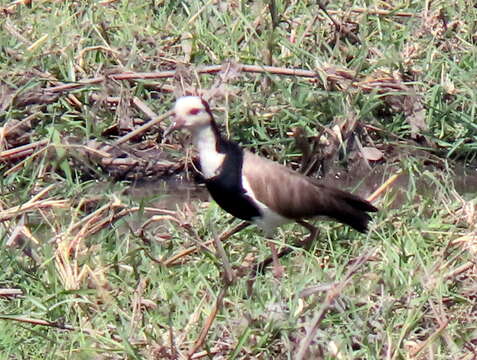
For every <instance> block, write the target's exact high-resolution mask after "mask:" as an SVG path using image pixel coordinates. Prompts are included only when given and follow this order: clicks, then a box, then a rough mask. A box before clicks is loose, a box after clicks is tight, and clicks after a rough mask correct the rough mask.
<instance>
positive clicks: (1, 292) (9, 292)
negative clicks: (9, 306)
mask: <svg viewBox="0 0 477 360" xmlns="http://www.w3.org/2000/svg"><path fill="white" fill-rule="evenodd" d="M19 295H23V291H22V290H21V289H0V296H3V297H10V296H19Z"/></svg>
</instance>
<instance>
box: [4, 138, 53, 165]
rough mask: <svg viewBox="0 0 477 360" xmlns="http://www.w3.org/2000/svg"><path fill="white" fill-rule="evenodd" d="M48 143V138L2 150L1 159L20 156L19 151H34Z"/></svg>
mask: <svg viewBox="0 0 477 360" xmlns="http://www.w3.org/2000/svg"><path fill="white" fill-rule="evenodd" d="M46 144H48V140H40V141H35V142H32V143H30V144H27V145H22V146H17V147H16V148H13V149H10V150H4V151H1V152H0V160H3V161H5V160H8V159H11V158H14V157H18V153H23V152H28V151H31V152H33V151H34V150H36V149H37V148H39V147H41V146H44V145H46Z"/></svg>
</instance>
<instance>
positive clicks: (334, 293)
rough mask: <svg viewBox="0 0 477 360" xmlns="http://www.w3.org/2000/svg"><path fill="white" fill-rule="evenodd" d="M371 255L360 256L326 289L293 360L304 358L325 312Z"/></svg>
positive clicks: (372, 252) (371, 253)
mask: <svg viewBox="0 0 477 360" xmlns="http://www.w3.org/2000/svg"><path fill="white" fill-rule="evenodd" d="M372 256H374V251H371V252H370V253H369V254H366V255H363V256H360V257H359V258H358V259H357V260H356V262H355V263H353V265H352V266H351V268H350V269H349V270H348V271H347V272H346V274H345V275H344V280H342V281H340V282H339V283H336V284H335V285H332V287H331V288H330V289H329V290H328V291H327V293H326V298H325V301H324V302H323V305H322V306H321V308H320V310H319V311H318V312H317V313H316V314H315V316H314V317H313V320H312V321H311V323H310V325H309V326H308V329H307V330H306V335H305V337H304V338H303V340H302V341H301V342H300V345H299V348H298V353H297V355H296V357H295V360H302V359H304V358H305V355H306V352H307V350H308V348H309V346H310V344H311V341H312V340H313V338H314V337H315V334H316V332H317V330H318V326H319V325H320V323H321V321H323V319H324V318H325V315H326V313H327V312H328V311H329V309H330V307H331V305H333V303H334V302H335V300H336V298H337V297H338V296H340V295H341V293H342V291H343V290H344V288H345V287H346V286H347V285H348V283H349V282H350V280H351V279H352V277H353V275H354V274H355V273H356V272H357V271H358V270H359V269H360V268H361V266H363V265H364V264H365V263H366V262H367V261H368V260H369V259H370V258H371V257H372Z"/></svg>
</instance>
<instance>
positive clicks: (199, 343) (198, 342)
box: [187, 283, 228, 359]
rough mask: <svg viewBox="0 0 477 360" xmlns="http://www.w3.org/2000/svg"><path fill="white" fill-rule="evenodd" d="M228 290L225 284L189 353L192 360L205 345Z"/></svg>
mask: <svg viewBox="0 0 477 360" xmlns="http://www.w3.org/2000/svg"><path fill="white" fill-rule="evenodd" d="M227 288H228V284H227V283H225V285H224V287H223V288H222V289H220V292H219V295H218V296H217V300H216V301H215V305H214V308H213V309H212V311H211V312H210V314H209V316H208V317H207V320H206V321H205V324H204V327H203V328H202V330H201V332H200V334H199V337H198V338H197V340H196V341H195V343H194V345H193V346H192V347H191V349H190V350H189V353H188V356H187V357H188V358H189V359H191V358H192V356H193V355H194V354H195V352H196V351H197V350H198V349H199V348H200V347H201V346H202V345H203V344H204V341H205V338H206V336H207V334H208V332H209V330H210V327H211V326H212V324H213V322H214V320H215V318H216V316H217V314H218V312H219V311H220V309H222V306H223V304H224V297H225V294H226V293H227Z"/></svg>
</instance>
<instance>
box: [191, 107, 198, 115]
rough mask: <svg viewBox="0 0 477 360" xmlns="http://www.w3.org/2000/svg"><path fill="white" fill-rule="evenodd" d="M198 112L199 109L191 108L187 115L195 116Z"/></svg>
mask: <svg viewBox="0 0 477 360" xmlns="http://www.w3.org/2000/svg"><path fill="white" fill-rule="evenodd" d="M199 112H200V109H199V108H193V109H190V110H189V115H197V114H198V113H199Z"/></svg>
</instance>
